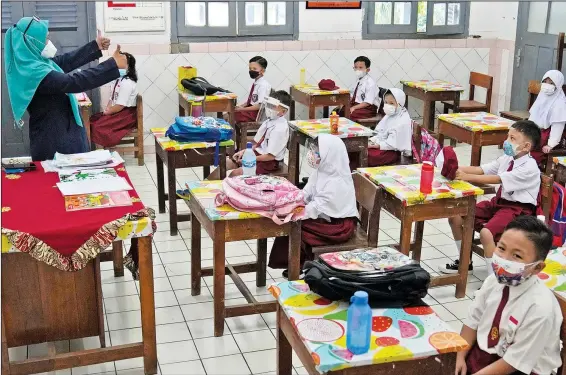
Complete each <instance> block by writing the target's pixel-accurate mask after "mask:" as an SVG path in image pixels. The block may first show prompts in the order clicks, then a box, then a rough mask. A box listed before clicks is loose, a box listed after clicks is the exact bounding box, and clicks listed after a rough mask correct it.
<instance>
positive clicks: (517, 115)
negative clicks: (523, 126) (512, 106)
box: [499, 80, 540, 121]
mask: <svg viewBox="0 0 566 375" xmlns="http://www.w3.org/2000/svg"><path fill="white" fill-rule="evenodd" d="M528 90H529V100H528V102H527V110H522V111H501V112H499V115H500V116H501V117H503V118H506V119H509V120H512V121H519V120H528V118H529V116H530V114H529V109H531V107H532V106H533V104H534V103H535V100H536V99H537V96H538V93H539V92H540V82H539V81H534V80H533V81H529V88H528Z"/></svg>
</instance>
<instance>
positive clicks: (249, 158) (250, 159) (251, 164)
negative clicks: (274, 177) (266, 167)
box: [242, 142, 257, 176]
mask: <svg viewBox="0 0 566 375" xmlns="http://www.w3.org/2000/svg"><path fill="white" fill-rule="evenodd" d="M256 163H257V158H256V156H255V153H254V151H253V150H252V143H251V142H248V147H247V148H246V151H244V155H243V156H242V170H243V173H244V175H246V176H255V169H256Z"/></svg>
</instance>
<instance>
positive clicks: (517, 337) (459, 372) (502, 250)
mask: <svg viewBox="0 0 566 375" xmlns="http://www.w3.org/2000/svg"><path fill="white" fill-rule="evenodd" d="M551 246H552V231H551V230H550V229H549V228H548V227H547V226H546V225H545V224H544V223H543V222H542V221H540V220H538V219H537V218H535V217H533V216H520V217H518V218H517V219H515V220H514V221H512V222H511V223H510V224H509V225H508V226H507V228H506V229H505V232H504V233H503V234H502V236H501V239H500V240H499V242H498V244H497V248H496V249H495V252H494V254H493V263H492V268H493V271H494V274H493V275H490V276H488V278H487V279H485V282H484V283H483V285H482V287H481V289H480V290H478V291H477V292H476V295H475V299H474V301H473V303H472V305H471V306H470V310H469V313H468V319H467V320H466V323H465V324H464V326H463V327H462V331H461V333H460V335H461V336H462V337H463V338H464V339H465V340H466V341H467V342H468V344H469V345H470V350H466V351H462V352H458V356H457V360H456V371H455V373H456V375H467V374H475V375H508V374H511V375H519V374H540V375H542V374H551V373H552V371H553V370H554V369H556V368H558V367H560V365H561V360H560V326H561V324H562V314H561V312H560V307H559V305H558V301H557V299H556V297H555V296H554V294H553V293H552V291H551V290H550V289H548V287H546V286H545V285H544V284H543V283H542V282H541V280H539V278H538V277H537V274H538V273H539V272H540V271H542V270H543V269H544V267H545V263H544V260H545V258H546V256H547V254H548V251H549V250H550V248H551Z"/></svg>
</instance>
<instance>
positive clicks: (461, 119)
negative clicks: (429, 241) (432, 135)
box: [438, 112, 513, 167]
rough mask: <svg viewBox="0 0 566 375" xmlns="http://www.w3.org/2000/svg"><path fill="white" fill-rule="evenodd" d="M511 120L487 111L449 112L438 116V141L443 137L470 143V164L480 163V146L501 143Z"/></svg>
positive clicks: (511, 123) (477, 164)
mask: <svg viewBox="0 0 566 375" xmlns="http://www.w3.org/2000/svg"><path fill="white" fill-rule="evenodd" d="M511 125H513V121H511V120H507V119H505V118H503V117H499V116H497V115H492V114H491V113H487V112H469V113H450V114H444V115H440V116H438V142H439V143H440V144H441V145H443V144H444V137H448V138H452V139H455V140H457V141H458V142H464V143H467V144H469V145H472V155H471V160H470V165H471V166H475V167H478V166H479V165H480V163H481V149H482V146H491V145H502V144H503V142H505V140H506V139H507V133H508V132H509V128H510V127H511Z"/></svg>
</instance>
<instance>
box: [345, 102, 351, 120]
mask: <svg viewBox="0 0 566 375" xmlns="http://www.w3.org/2000/svg"><path fill="white" fill-rule="evenodd" d="M344 117H346V118H350V101H349V100H348V101H347V102H346V104H345V105H344Z"/></svg>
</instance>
